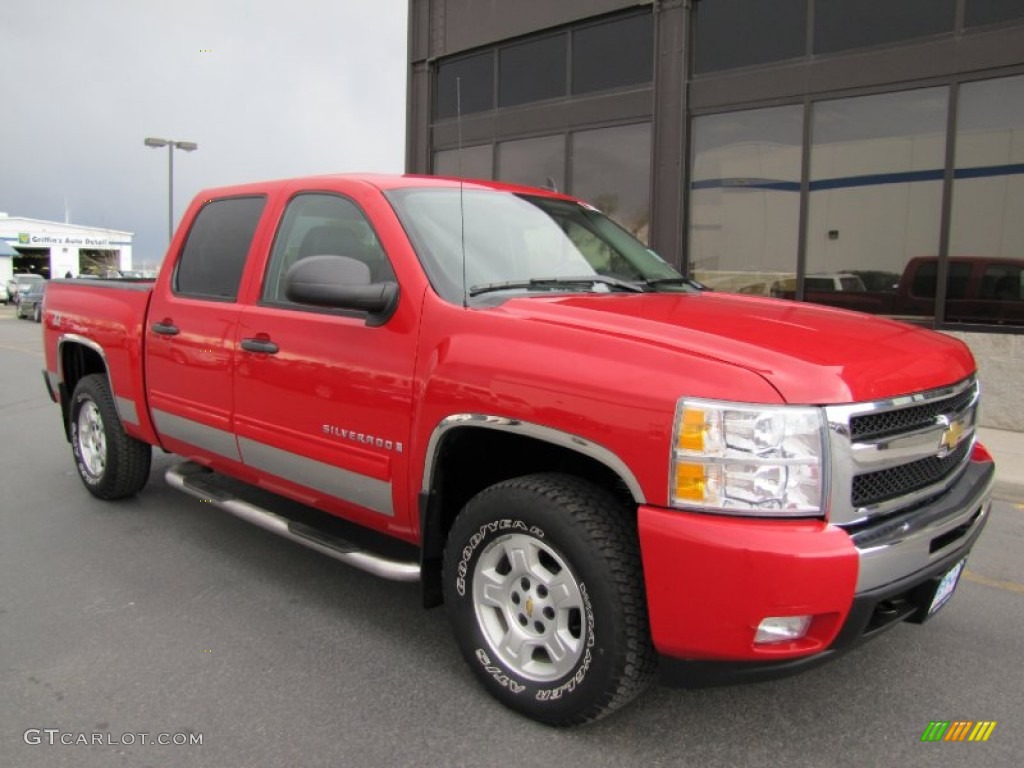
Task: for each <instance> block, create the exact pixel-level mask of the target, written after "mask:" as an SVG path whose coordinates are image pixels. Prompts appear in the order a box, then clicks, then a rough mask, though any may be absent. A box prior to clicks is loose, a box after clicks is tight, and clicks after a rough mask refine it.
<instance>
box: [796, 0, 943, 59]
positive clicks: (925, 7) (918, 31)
mask: <svg viewBox="0 0 1024 768" xmlns="http://www.w3.org/2000/svg"><path fill="white" fill-rule="evenodd" d="M955 10H956V0H898V1H897V2H893V0H856V2H850V0H815V3H814V52H815V53H832V52H834V51H844V50H848V49H850V48H863V47H866V46H870V45H882V44H885V43H895V42H898V41H900V40H908V39H911V38H915V37H923V36H925V35H936V34H941V33H943V32H950V33H951V32H952V31H953V18H954V12H955Z"/></svg>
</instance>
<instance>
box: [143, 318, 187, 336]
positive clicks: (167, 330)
mask: <svg viewBox="0 0 1024 768" xmlns="http://www.w3.org/2000/svg"><path fill="white" fill-rule="evenodd" d="M149 327H150V329H151V330H152V331H153V333H159V334H160V335H162V336H177V335H178V334H179V333H181V331H179V330H178V326H176V325H174V323H172V322H171V321H170V319H169V318H168V319H167V320H164V321H163V322H160V323H153V324H152V325H151V326H149Z"/></svg>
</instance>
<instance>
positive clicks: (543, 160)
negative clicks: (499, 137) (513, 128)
mask: <svg viewBox="0 0 1024 768" xmlns="http://www.w3.org/2000/svg"><path fill="white" fill-rule="evenodd" d="M498 178H499V179H501V180H502V181H508V182H511V183H513V184H526V185H527V186H531V187H545V188H547V189H555V190H558V191H561V190H564V189H565V136H562V135H559V136H542V137H540V138H537V139H520V140H518V141H504V142H502V143H501V144H499V145H498Z"/></svg>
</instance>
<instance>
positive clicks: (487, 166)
mask: <svg viewBox="0 0 1024 768" xmlns="http://www.w3.org/2000/svg"><path fill="white" fill-rule="evenodd" d="M460 154H461V157H460ZM491 156H492V152H491V145H490V144H480V145H478V146H475V147H463V148H462V149H461V150H458V149H442V150H441V151H440V152H435V153H434V175H435V176H460V177H462V178H464V179H493V178H494V168H493V163H492V160H491Z"/></svg>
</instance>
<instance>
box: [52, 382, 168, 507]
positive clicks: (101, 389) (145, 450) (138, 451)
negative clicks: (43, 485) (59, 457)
mask: <svg viewBox="0 0 1024 768" xmlns="http://www.w3.org/2000/svg"><path fill="white" fill-rule="evenodd" d="M70 420H71V450H72V452H73V453H74V457H75V467H76V469H77V470H78V476H79V477H80V478H81V479H82V483H84V484H85V487H86V488H87V489H88V490H89V493H91V494H92V495H93V496H96V497H97V498H100V499H107V500H111V499H122V498H125V497H126V496H132V495H134V494H136V493H138V492H139V491H141V490H142V488H143V486H144V485H145V484H146V481H147V480H148V479H149V467H150V461H151V459H152V451H151V450H150V447H149V445H148V444H147V443H144V442H142V441H141V440H136V439H135V438H134V437H131V436H130V435H128V434H127V433H126V432H125V431H124V427H123V426H121V419H120V417H119V416H118V415H117V408H116V407H115V406H114V398H113V396H112V395H111V394H110V388H109V387H108V385H107V379H106V377H105V376H103V375H102V374H96V373H94V374H91V375H89V376H83V377H82V379H81V380H80V381H79V382H78V385H77V386H76V387H75V393H74V394H73V395H72V396H71V412H70Z"/></svg>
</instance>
